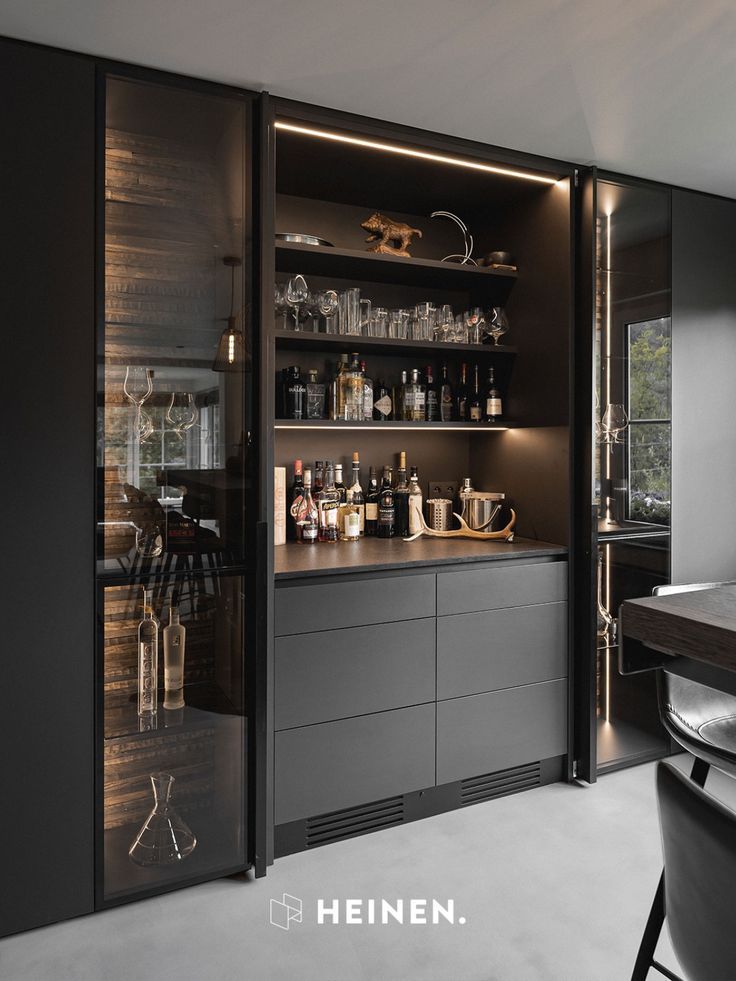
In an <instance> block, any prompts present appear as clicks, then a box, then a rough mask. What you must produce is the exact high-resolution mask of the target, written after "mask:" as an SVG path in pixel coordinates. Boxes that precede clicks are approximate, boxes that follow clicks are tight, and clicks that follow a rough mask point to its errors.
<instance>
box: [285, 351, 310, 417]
mask: <svg viewBox="0 0 736 981" xmlns="http://www.w3.org/2000/svg"><path fill="white" fill-rule="evenodd" d="M306 400H307V387H306V385H305V384H304V382H303V381H302V380H301V376H300V372H299V365H298V364H295V365H292V367H291V368H289V380H288V383H287V385H286V418H287V419H303V418H304V407H305V403H306Z"/></svg>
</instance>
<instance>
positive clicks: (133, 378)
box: [123, 365, 153, 441]
mask: <svg viewBox="0 0 736 981" xmlns="http://www.w3.org/2000/svg"><path fill="white" fill-rule="evenodd" d="M123 392H124V393H125V397H126V398H127V399H128V401H129V402H130V403H131V404H132V405H134V406H135V430H136V434H137V436H138V439H139V441H142V440H144V439H147V438H148V436H150V435H151V433H152V432H153V423H152V422H151V418H150V416H148V414H146V417H147V420H148V421H147V422H146V423H145V425H144V421H143V419H142V416H141V406H142V405H143V403H144V402H145V401H146V399H147V398H150V396H151V393H152V392H153V369H152V368H143V367H141V366H140V365H128V367H127V368H126V369H125V380H124V381H123ZM149 423H150V426H151V428H150V431H149V432H146V429H147V428H148V424H149Z"/></svg>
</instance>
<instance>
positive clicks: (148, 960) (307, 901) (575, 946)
mask: <svg viewBox="0 0 736 981" xmlns="http://www.w3.org/2000/svg"><path fill="white" fill-rule="evenodd" d="M680 759H681V760H682V765H686V760H685V757H681V758H680ZM708 787H709V789H710V790H711V791H712V792H713V793H715V794H717V795H718V796H721V797H727V796H728V788H729V784H728V778H725V777H721V776H720V775H719V774H715V775H714V776H713V777H712V779H711V781H710V782H709V785H708ZM660 868H661V857H660V846H659V829H658V826H657V813H656V807H655V797H654V766H653V765H649V764H648V765H645V766H640V767H637V768H635V769H632V770H625V771H622V772H619V773H612V774H609V775H607V776H605V777H603V778H602V779H601V780H599V782H598V783H597V784H596V785H595V786H592V787H589V786H566V785H563V784H555V785H552V786H548V787H542V788H539V789H537V790H533V791H529V792H527V793H524V794H519V795H516V796H514V797H506V798H503V799H501V800H496V801H491V802H488V803H486V804H478V805H475V806H473V807H469V808H467V809H465V810H462V811H453V812H451V813H449V814H443V815H440V816H439V817H435V818H431V819H429V820H425V821H422V822H417V823H415V824H409V825H406V826H404V827H399V828H392V829H390V830H387V831H383V832H380V833H377V834H373V835H368V836H366V837H363V838H355V839H353V840H351V841H346V842H341V843H339V844H335V845H330V846H327V847H324V848H319V849H315V850H314V851H311V852H305V853H302V854H301V855H294V856H290V857H288V858H284V859H281V860H279V861H278V862H277V863H276V865H275V866H274V867H273V868H272V869H271V870H270V871H269V874H268V877H267V878H266V879H260V880H257V881H256V880H251V881H235V880H221V881H218V882H212V883H208V884H206V885H202V886H197V887H194V888H190V889H184V890H182V891H181V892H178V893H173V894H171V895H169V896H163V897H159V898H157V899H149V900H145V901H143V902H138V903H133V904H131V905H129V906H125V907H121V908H118V909H115V910H110V911H107V912H104V913H96V914H95V915H94V916H88V917H84V918H82V919H78V920H74V921H71V922H68V923H64V924H58V925H56V926H51V927H46V928H44V929H41V930H36V931H33V932H32V933H27V934H23V935H21V936H17V937H11V938H9V939H6V940H4V941H0V978H2V979H3V981H130V979H131V978H133V979H137V978H156V981H204V979H206V981H240V979H243V981H245V979H248V981H251V979H252V981H312V979H314V981H374V979H380V981H538V979H539V981H542V979H544V981H548V979H549V981H626V979H627V978H628V977H629V976H630V972H631V967H632V964H633V959H634V956H635V953H636V950H637V947H638V943H639V939H640V936H641V931H642V929H643V926H644V922H645V919H646V915H647V911H648V909H649V904H650V902H651V898H652V894H653V891H654V888H655V885H656V883H657V879H658V876H659V873H660ZM284 892H288V893H290V894H292V895H294V896H297V897H299V898H300V899H301V900H302V901H303V904H304V907H303V908H304V916H303V920H302V922H301V923H292V924H291V927H290V929H289V930H288V932H287V931H285V930H282V929H277V928H276V927H274V926H272V925H271V924H270V923H269V900H270V899H271V898H276V899H281V896H282V894H283V893H284ZM320 897H321V898H323V899H325V900H327V901H331V900H333V899H340V900H345V899H363V900H367V899H369V898H374V899H378V900H380V899H381V898H384V899H386V900H389V901H391V902H392V903H394V902H395V900H396V899H397V898H402V897H403V898H404V899H411V898H427V899H430V900H431V899H432V898H436V899H437V900H439V901H441V902H442V903H443V904H445V903H446V900H447V899H454V900H455V912H456V917H457V918H459V917H461V916H462V917H465V918H466V921H467V922H466V923H465V924H464V925H460V924H459V923H457V922H456V923H455V924H454V925H450V924H449V923H447V922H443V921H442V922H440V923H439V924H438V925H431V924H427V925H421V924H414V925H411V924H408V923H405V924H403V925H400V924H398V923H391V924H390V925H386V926H382V925H368V924H363V925H362V926H357V925H349V924H345V923H344V922H341V923H340V925H337V926H336V925H333V924H331V923H327V924H323V925H318V924H317V922H316V909H317V899H318V898H320ZM343 909H344V907H343ZM658 956H659V958H660V959H661V960H662V961H663V963H665V964H666V965H667V966H669V967H670V968H671V969H673V970H675V971H677V970H678V967H677V962H676V960H675V958H674V955H673V953H672V950H671V947H670V945H669V941H668V939H667V938H666V937H665V938H663V940H662V942H661V943H660V949H659V951H658Z"/></svg>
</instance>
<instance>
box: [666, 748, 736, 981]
mask: <svg viewBox="0 0 736 981" xmlns="http://www.w3.org/2000/svg"><path fill="white" fill-rule="evenodd" d="M657 798H658V801H659V820H660V825H661V828H662V849H663V851H664V888H665V910H666V912H667V924H668V927H669V932H670V937H671V939H672V946H673V947H674V949H675V953H676V954H677V958H678V960H679V961H680V964H681V965H682V967H683V968H684V970H685V973H686V974H687V976H688V977H689V978H693V979H697V981H723V979H726V978H734V977H736V931H734V899H735V898H736V814H735V813H734V812H733V811H731V810H729V808H727V807H726V806H725V805H724V804H722V803H721V802H720V801H718V800H716V799H715V798H714V797H712V796H711V795H710V794H708V793H707V792H706V791H704V790H702V789H701V788H700V787H698V786H697V785H696V784H695V783H693V782H692V780H690V779H689V778H688V777H686V776H685V775H684V774H683V773H681V772H680V771H679V770H677V769H676V768H675V767H673V766H672V765H671V764H669V763H665V762H660V763H658V764H657Z"/></svg>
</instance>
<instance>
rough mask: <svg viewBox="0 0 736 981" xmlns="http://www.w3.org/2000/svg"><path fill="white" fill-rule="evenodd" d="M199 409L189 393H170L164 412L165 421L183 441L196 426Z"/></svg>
mask: <svg viewBox="0 0 736 981" xmlns="http://www.w3.org/2000/svg"><path fill="white" fill-rule="evenodd" d="M198 419H199V409H198V408H197V406H196V405H195V403H194V396H193V395H192V393H191V392H172V393H171V400H170V402H169V407H168V409H167V410H166V421H167V422H168V423H169V424H170V425H171V427H172V429H173V431H174V432H175V433H176V435H177V436H178V437H179V439H181V440H183V439H184V437H185V436H186V434H187V432H189V430H190V429H191V428H192V427H193V426H195V425H196V424H197V420H198Z"/></svg>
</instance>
